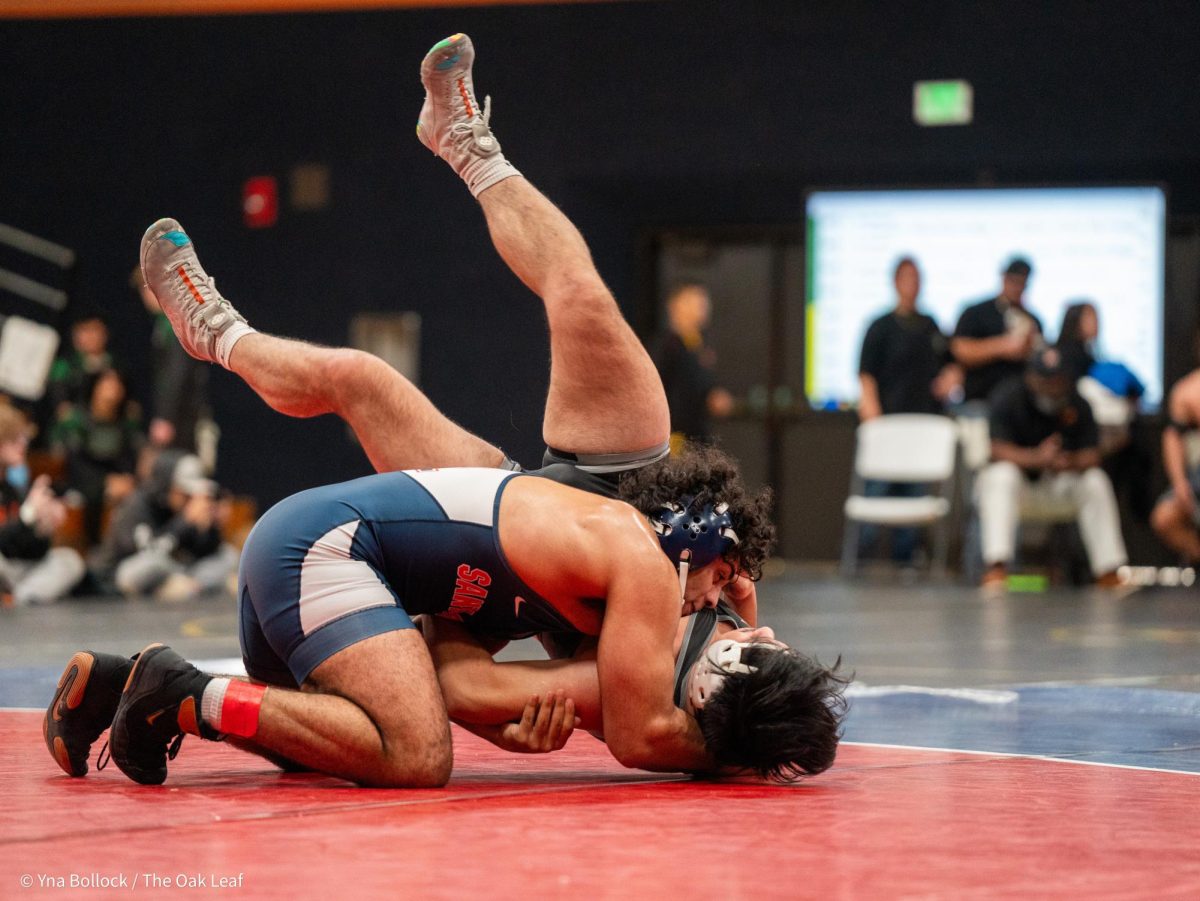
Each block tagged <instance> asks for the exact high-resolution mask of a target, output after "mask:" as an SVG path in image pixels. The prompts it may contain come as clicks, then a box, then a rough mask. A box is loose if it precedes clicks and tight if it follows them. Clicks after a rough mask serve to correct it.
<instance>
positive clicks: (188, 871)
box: [0, 567, 1200, 901]
mask: <svg viewBox="0 0 1200 901" xmlns="http://www.w3.org/2000/svg"><path fill="white" fill-rule="evenodd" d="M760 612H761V620H762V621H763V622H764V623H767V624H770V625H772V626H774V627H775V629H776V631H777V633H779V635H780V637H782V638H783V639H784V640H786V641H789V642H790V643H792V644H795V645H797V646H799V647H801V648H803V649H805V650H806V651H808V652H810V653H815V654H816V655H817V656H818V657H820V658H821V659H822V660H823V661H831V660H833V659H834V658H835V657H837V656H838V655H839V654H841V655H842V657H843V660H844V665H845V666H846V667H847V668H848V669H850V670H852V671H853V672H854V673H855V682H854V684H853V685H852V686H851V688H850V690H849V692H848V694H849V696H850V699H851V710H850V714H849V716H848V718H847V725H846V736H845V742H844V744H843V746H842V749H841V751H840V753H839V756H838V762H837V763H836V764H835V765H834V767H833V768H832V769H831V770H829V771H828V772H827V773H824V774H822V775H820V776H817V777H815V778H813V779H810V780H807V781H805V782H804V783H802V784H799V785H796V786H788V787H780V786H773V785H765V784H762V783H759V782H757V781H754V780H746V779H743V780H730V781H727V782H707V781H699V780H692V779H690V778H688V777H684V776H662V775H654V774H647V773H641V772H637V771H631V770H624V769H622V768H621V767H620V766H619V765H617V764H616V763H615V762H614V761H613V760H612V759H611V758H610V757H609V756H608V754H607V752H606V751H605V749H604V747H603V746H602V745H601V744H599V743H598V742H596V741H595V740H594V739H592V738H591V737H590V736H588V735H583V734H580V735H576V736H574V737H573V738H572V739H571V741H570V743H569V744H568V746H567V748H566V749H565V750H563V751H561V752H559V753H558V754H553V755H540V756H515V755H506V754H504V753H502V752H499V751H497V750H496V749H494V748H492V747H491V746H490V745H487V744H486V743H484V742H482V741H480V740H478V739H476V738H475V737H473V736H471V735H469V734H467V733H464V732H462V731H459V730H456V734H455V743H456V747H455V751H456V768H455V774H454V777H453V779H452V780H451V782H450V784H449V785H448V786H447V787H446V788H444V789H440V790H434V791H430V790H412V791H399V790H364V789H357V788H353V787H351V786H349V785H347V784H346V783H344V782H340V781H338V780H335V779H330V778H325V777H319V776H312V775H284V774H282V773H280V772H278V771H277V770H274V769H273V768H271V767H270V766H269V765H267V764H265V763H264V762H263V761H261V760H259V759H258V758H255V757H252V756H249V755H245V754H241V753H239V752H238V751H236V750H233V749H231V748H228V747H225V746H223V745H209V744H202V743H201V742H200V741H198V740H196V739H194V738H189V739H188V740H187V741H186V742H185V743H184V746H183V750H182V753H181V754H180V756H179V757H178V759H177V760H176V761H174V763H173V764H172V765H171V775H170V777H169V778H168V780H167V783H166V784H165V785H164V786H156V787H143V786H137V785H134V784H133V783H131V782H129V781H128V780H127V779H125V777H124V776H123V775H122V774H121V773H120V771H119V770H117V769H116V767H115V766H109V767H108V768H107V769H105V770H104V771H102V772H96V771H95V767H94V766H93V771H92V772H90V773H89V774H88V776H87V777H86V778H85V779H70V778H68V777H66V776H64V775H62V773H61V772H60V771H59V770H58V768H57V767H56V766H55V764H54V763H53V761H52V760H51V759H50V756H49V754H48V753H47V752H46V750H45V747H44V745H43V743H42V738H41V712H42V709H43V708H44V706H45V704H46V703H47V702H48V700H49V698H50V696H51V694H52V693H53V688H54V683H55V681H56V679H57V677H58V675H59V673H60V672H61V669H62V666H63V665H64V664H65V662H66V660H67V659H68V658H69V657H70V655H71V654H72V653H73V652H74V651H75V650H77V649H79V648H84V647H91V648H96V649H99V650H108V651H121V652H127V653H132V652H133V651H136V650H138V649H139V648H140V647H142V646H143V645H145V644H147V643H149V642H150V641H156V640H157V641H165V642H167V643H168V644H171V645H172V646H173V647H175V648H176V649H178V650H179V651H180V652H181V653H183V654H185V655H186V656H188V657H189V658H191V659H194V660H202V661H205V662H206V663H205V665H206V666H208V667H210V668H213V669H221V670H224V671H229V670H230V669H231V668H232V667H235V666H237V665H238V661H237V659H236V658H237V657H238V647H237V637H236V609H235V605H234V604H233V603H232V602H231V601H229V600H227V599H226V600H220V601H207V602H197V603H192V604H187V605H182V606H165V605H160V604H154V603H152V602H150V601H145V602H121V601H108V600H96V601H86V600H84V601H71V602H66V603H62V604H59V605H57V606H54V607H49V608H40V609H17V610H4V611H0V619H2V620H3V629H2V630H0V661H2V662H0V707H3V710H2V711H0V727H2V728H0V752H2V753H0V761H2V762H0V798H3V799H4V808H5V816H4V817H3V818H2V819H0V846H3V852H2V853H0V898H8V897H25V896H30V895H40V894H45V893H57V892H59V891H62V890H63V888H65V889H67V890H70V889H71V888H72V886H73V885H74V886H75V887H76V888H75V890H76V891H85V892H86V893H87V894H89V895H97V896H106V895H109V894H111V895H116V894H122V895H128V894H129V893H130V892H131V891H133V892H138V893H141V894H142V895H143V896H149V897H167V896H170V895H174V894H175V893H177V892H203V893H214V892H230V893H232V894H236V895H240V896H241V897H248V898H274V897H280V898H284V897H286V898H292V897H296V896H315V895H318V894H321V895H325V894H335V893H336V894H340V893H341V892H346V893H347V894H351V893H352V894H354V895H356V896H359V897H363V898H367V897H414V898H426V897H445V898H461V897H464V896H467V895H472V896H474V895H481V896H485V897H496V898H518V897H527V896H530V895H533V894H535V893H537V894H540V895H550V896H559V897H567V896H571V897H601V898H609V897H612V898H618V897H619V898H655V899H660V901H661V899H668V898H669V899H674V898H683V897H697V896H705V895H706V896H710V897H714V898H755V899H757V898H763V897H771V898H802V897H828V896H830V895H833V896H837V897H847V898H879V897H887V898H893V897H896V898H955V899H960V898H964V897H988V898H1008V897H1012V898H1016V897H1021V898H1028V897H1039V898H1060V897H1062V898H1065V897H1071V898H1080V897H1083V898H1089V899H1098V898H1104V899H1109V898H1111V899H1116V898H1139V899H1140V898H1184V897H1187V898H1194V897H1198V896H1200V857H1198V856H1197V854H1196V848H1197V847H1200V822H1198V819H1197V817H1196V809H1197V802H1198V801H1200V654H1198V650H1200V616H1198V613H1200V592H1198V591H1196V590H1195V589H1186V588H1173V589H1172V588H1151V589H1142V590H1140V591H1137V592H1135V593H1133V594H1130V595H1127V596H1124V597H1121V596H1115V595H1111V594H1105V593H1102V592H1097V591H1093V590H1079V589H1051V590H1049V591H1046V592H1043V593H1035V594H1010V595H1008V596H1007V597H1003V598H997V599H985V598H983V597H981V596H980V595H979V593H978V592H977V591H975V590H974V589H968V588H964V587H961V586H956V585H926V584H917V585H898V584H895V580H894V579H886V580H878V581H874V582H872V581H869V580H868V581H862V582H857V583H846V582H842V581H839V580H836V579H833V578H830V577H827V576H825V575H822V574H821V573H814V572H807V571H802V570H800V569H798V568H796V567H783V568H782V571H781V572H776V573H775V574H773V575H772V576H771V577H769V578H768V579H766V580H764V582H763V583H762V584H761V586H760ZM504 653H505V654H506V655H512V656H521V655H526V654H538V653H539V649H537V648H536V646H529V645H528V644H527V643H521V644H520V645H516V646H513V647H511V648H510V649H508V650H506V651H505V652H504ZM93 762H94V758H93Z"/></svg>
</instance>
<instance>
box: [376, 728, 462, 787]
mask: <svg viewBox="0 0 1200 901" xmlns="http://www.w3.org/2000/svg"><path fill="white" fill-rule="evenodd" d="M383 738H384V753H383V756H382V759H381V760H380V765H379V766H378V767H377V768H376V769H375V771H374V772H372V773H371V774H369V775H368V776H367V778H366V779H363V780H361V781H362V782H363V784H364V785H370V786H372V787H375V788H441V787H442V786H443V785H445V784H446V783H447V782H449V781H450V771H451V769H452V768H453V766H454V752H453V748H452V745H451V743H450V734H449V732H447V733H446V734H445V736H444V737H441V736H439V737H436V738H431V739H427V740H423V741H419V742H414V741H412V740H411V738H410V739H409V740H406V741H396V742H389V741H388V736H386V735H384V737H383Z"/></svg>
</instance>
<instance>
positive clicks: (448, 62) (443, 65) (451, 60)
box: [433, 53, 459, 71]
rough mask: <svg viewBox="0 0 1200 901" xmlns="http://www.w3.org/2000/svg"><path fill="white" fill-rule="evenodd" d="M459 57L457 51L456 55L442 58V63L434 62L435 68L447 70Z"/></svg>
mask: <svg viewBox="0 0 1200 901" xmlns="http://www.w3.org/2000/svg"><path fill="white" fill-rule="evenodd" d="M458 57H459V55H458V54H457V53H456V54H454V56H451V57H448V58H446V59H444V60H442V61H441V62H440V63H434V66H433V67H434V68H435V69H441V70H442V71H445V70H446V69H449V68H450V67H451V66H453V65H454V64H455V63H456V62H458Z"/></svg>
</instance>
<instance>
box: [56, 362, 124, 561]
mask: <svg viewBox="0 0 1200 901" xmlns="http://www.w3.org/2000/svg"><path fill="white" fill-rule="evenodd" d="M143 443H144V438H143V433H142V418H141V409H140V408H139V407H138V405H137V404H136V403H135V402H134V401H132V400H130V399H129V396H128V391H127V386H126V384H125V379H124V377H123V376H122V375H121V373H119V372H118V371H117V370H115V369H106V370H105V371H104V372H102V373H100V374H99V376H97V378H96V380H95V381H94V382H93V384H92V390H91V394H90V396H89V397H88V399H87V402H86V404H83V405H79V406H75V407H71V408H70V410H69V412H68V413H67V414H66V416H65V417H62V418H60V419H59V421H58V422H57V423H56V424H55V425H54V427H53V429H52V430H51V434H50V446H51V447H52V448H54V449H55V450H56V451H58V452H60V453H62V454H63V455H64V456H65V458H66V466H67V484H68V485H69V486H70V487H71V488H73V489H75V490H76V491H78V492H79V493H80V494H81V495H83V499H84V505H85V506H84V525H85V529H86V532H87V538H88V543H89V544H95V543H96V542H97V541H99V540H100V528H101V525H102V523H103V517H104V509H105V505H106V503H107V504H109V505H115V504H117V503H119V502H120V501H121V500H123V499H124V498H125V497H126V496H127V495H128V494H130V493H131V492H132V491H133V489H134V486H135V478H134V469H135V467H136V464H137V455H138V451H139V450H140V449H141V447H142V444H143Z"/></svg>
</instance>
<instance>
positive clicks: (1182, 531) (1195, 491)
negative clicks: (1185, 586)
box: [1150, 369, 1200, 563]
mask: <svg viewBox="0 0 1200 901" xmlns="http://www.w3.org/2000/svg"><path fill="white" fill-rule="evenodd" d="M1198 429H1200V369H1195V370H1193V371H1192V372H1190V373H1189V374H1188V375H1186V376H1184V377H1183V378H1182V379H1180V380H1179V381H1178V382H1176V383H1175V386H1174V387H1173V388H1172V389H1171V393H1170V394H1169V395H1168V396H1167V427H1166V428H1165V429H1163V436H1162V455H1163V469H1164V470H1165V471H1166V473H1167V479H1168V480H1169V481H1170V485H1171V488H1170V490H1169V491H1167V493H1166V494H1164V495H1163V496H1162V497H1161V498H1160V499H1159V501H1158V504H1157V505H1156V506H1155V507H1154V511H1153V512H1152V513H1151V514H1150V524H1151V525H1152V526H1153V527H1154V531H1155V532H1156V533H1157V535H1158V537H1159V538H1160V539H1161V540H1162V542H1163V544H1165V545H1166V546H1167V547H1169V548H1171V550H1173V551H1175V552H1176V553H1177V554H1179V555H1180V556H1182V557H1183V558H1185V559H1186V560H1187V561H1188V562H1189V563H1198V562H1200V506H1198V505H1197V502H1196V498H1197V496H1198V495H1200V465H1198V461H1197V460H1195V459H1192V460H1189V459H1188V453H1187V450H1188V448H1187V444H1186V442H1187V441H1188V440H1193V441H1194V440H1197V439H1198V438H1200V435H1198Z"/></svg>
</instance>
